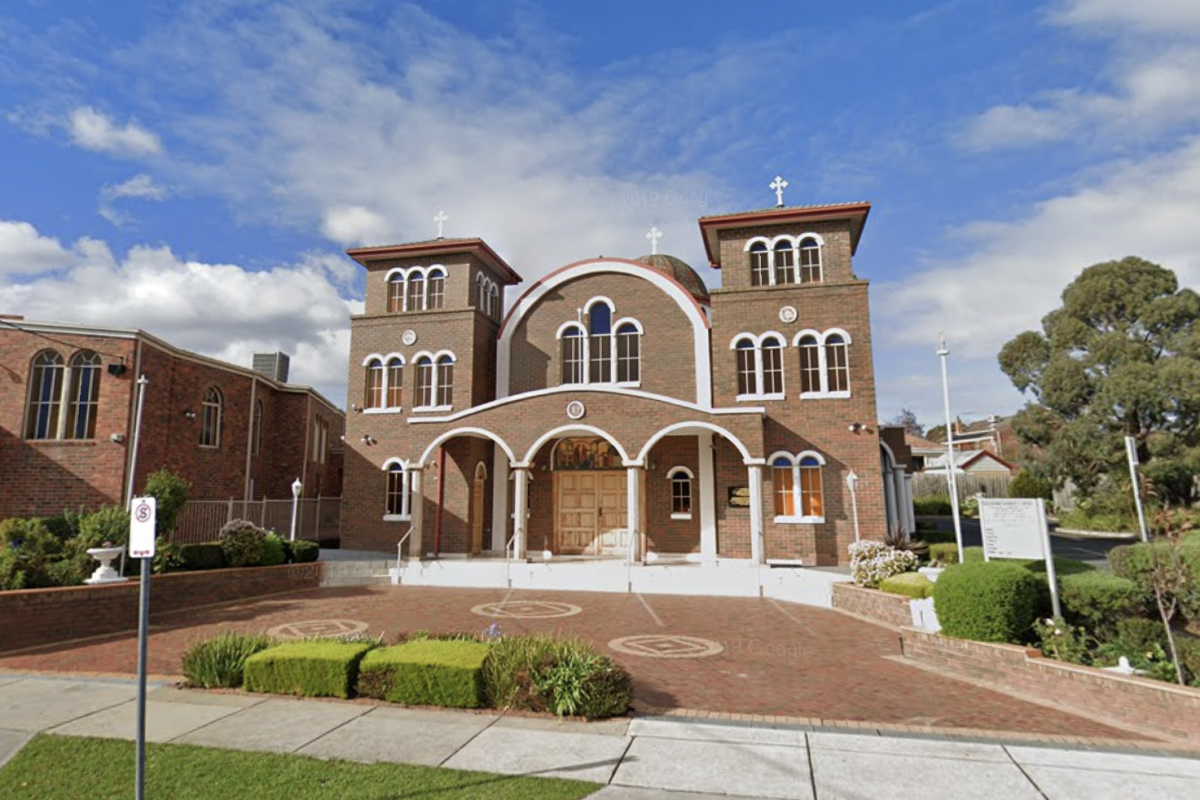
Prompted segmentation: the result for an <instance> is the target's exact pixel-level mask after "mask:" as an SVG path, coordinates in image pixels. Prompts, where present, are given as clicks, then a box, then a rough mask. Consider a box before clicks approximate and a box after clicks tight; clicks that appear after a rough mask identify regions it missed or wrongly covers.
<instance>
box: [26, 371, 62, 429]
mask: <svg viewBox="0 0 1200 800" xmlns="http://www.w3.org/2000/svg"><path fill="white" fill-rule="evenodd" d="M64 372H65V366H64V365H63V359H62V356H60V355H59V354H58V353H56V352H55V351H53V350H43V351H42V352H40V353H38V354H37V355H36V356H34V357H33V363H32V364H31V365H30V368H29V407H28V409H27V412H26V414H25V438H26V439H57V438H59V433H58V421H59V415H60V414H61V412H62V390H63V373H64Z"/></svg>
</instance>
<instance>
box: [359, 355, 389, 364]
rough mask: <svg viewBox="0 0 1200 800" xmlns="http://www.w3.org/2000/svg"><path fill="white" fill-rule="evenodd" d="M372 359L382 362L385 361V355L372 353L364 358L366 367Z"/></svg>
mask: <svg viewBox="0 0 1200 800" xmlns="http://www.w3.org/2000/svg"><path fill="white" fill-rule="evenodd" d="M372 361H378V362H379V363H380V364H383V363H384V362H383V356H381V355H379V353H371V355H369V356H367V357H366V358H364V359H363V363H362V365H363V366H364V367H365V366H367V365H368V364H370V363H371V362H372Z"/></svg>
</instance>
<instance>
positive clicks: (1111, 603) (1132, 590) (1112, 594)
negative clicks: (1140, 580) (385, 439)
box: [1055, 559, 1146, 633]
mask: <svg viewBox="0 0 1200 800" xmlns="http://www.w3.org/2000/svg"><path fill="white" fill-rule="evenodd" d="M1055 561H1056V562H1057V561H1058V559H1055ZM1055 566H1057V563H1056V564H1055ZM1058 593H1059V599H1060V600H1061V601H1062V610H1063V616H1064V617H1066V619H1067V621H1068V622H1070V623H1071V624H1074V625H1083V626H1084V627H1085V628H1087V629H1088V630H1090V631H1092V632H1093V633H1100V632H1104V631H1112V630H1113V629H1114V627H1115V626H1116V624H1117V621H1118V620H1120V619H1122V618H1125V617H1136V616H1138V615H1140V614H1141V613H1142V612H1143V611H1144V610H1145V607H1146V594H1145V592H1143V591H1142V589H1141V587H1140V586H1138V585H1137V584H1136V583H1134V582H1133V581H1131V580H1129V579H1128V578H1122V577H1120V576H1119V575H1113V574H1112V573H1111V572H1101V571H1099V570H1093V571H1091V572H1076V573H1067V574H1065V575H1063V574H1060V575H1059V578H1058Z"/></svg>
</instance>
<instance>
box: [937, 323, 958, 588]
mask: <svg viewBox="0 0 1200 800" xmlns="http://www.w3.org/2000/svg"><path fill="white" fill-rule="evenodd" d="M937 354H938V358H940V359H941V360H942V400H943V401H944V402H945V405H946V459H947V460H946V477H947V480H948V481H949V483H950V513H951V514H953V515H954V541H955V542H956V543H957V544H958V563H960V564H961V563H962V560H963V537H962V521H961V520H960V519H959V516H958V478H957V477H956V476H955V474H954V473H955V469H956V468H957V466H958V465H957V464H955V463H954V424H953V423H952V422H951V421H950V379H949V378H948V377H947V376H946V356H948V355H950V351H949V350H947V349H946V336H945V334H942V335H941V337H940V339H939V342H938V351H937Z"/></svg>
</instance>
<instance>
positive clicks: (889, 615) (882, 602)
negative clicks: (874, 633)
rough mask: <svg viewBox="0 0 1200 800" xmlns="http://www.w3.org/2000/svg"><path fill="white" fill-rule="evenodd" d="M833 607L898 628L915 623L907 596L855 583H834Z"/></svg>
mask: <svg viewBox="0 0 1200 800" xmlns="http://www.w3.org/2000/svg"><path fill="white" fill-rule="evenodd" d="M833 607H834V608H836V609H838V610H839V611H845V612H847V613H850V614H856V615H858V616H860V617H866V618H867V619H871V620H874V621H876V622H882V623H883V624H884V625H891V626H893V627H897V628H901V627H906V626H908V625H912V623H913V619H912V611H910V610H909V605H908V598H907V597H905V596H904V595H899V594H888V593H887V592H881V591H879V590H877V589H867V588H866V587H863V586H856V585H855V584H853V583H835V584H834V585H833Z"/></svg>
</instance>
